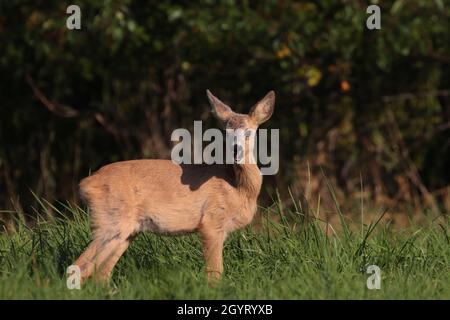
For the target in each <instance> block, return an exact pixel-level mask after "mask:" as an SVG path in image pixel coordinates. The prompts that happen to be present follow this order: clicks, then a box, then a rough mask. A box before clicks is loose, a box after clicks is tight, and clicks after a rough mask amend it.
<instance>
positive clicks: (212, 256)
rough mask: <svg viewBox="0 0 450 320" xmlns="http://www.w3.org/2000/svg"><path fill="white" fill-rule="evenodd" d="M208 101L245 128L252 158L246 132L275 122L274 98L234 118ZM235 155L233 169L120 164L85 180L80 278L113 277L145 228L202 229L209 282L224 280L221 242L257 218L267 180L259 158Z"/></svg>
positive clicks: (232, 124) (228, 122)
mask: <svg viewBox="0 0 450 320" xmlns="http://www.w3.org/2000/svg"><path fill="white" fill-rule="evenodd" d="M207 96H208V99H209V102H210V104H211V107H212V112H213V114H214V115H215V117H216V118H218V119H219V120H220V122H221V123H222V125H223V127H224V128H225V129H233V130H236V129H242V130H245V131H244V132H245V135H244V137H243V138H242V139H241V143H245V145H244V148H243V152H241V155H240V156H242V155H243V156H244V158H246V159H248V158H249V157H251V156H253V154H252V153H251V150H252V148H251V147H249V146H252V145H253V143H254V135H253V134H248V133H249V132H255V131H256V129H257V128H258V126H259V125H260V124H261V123H263V122H265V121H267V120H268V119H269V118H270V117H271V115H272V113H273V109H274V104H275V93H274V92H273V91H270V92H269V93H268V94H267V95H266V96H265V97H264V98H263V99H262V100H260V101H259V102H258V103H257V104H256V105H255V106H253V108H252V109H251V111H250V112H249V114H248V115H247V114H238V113H235V112H234V111H232V110H231V108H230V107H229V106H227V105H226V104H224V103H223V102H222V101H220V100H219V99H218V98H216V97H215V96H214V95H213V94H212V93H211V92H210V91H209V90H207ZM240 150H241V151H242V149H240ZM242 153H244V154H242ZM238 156H239V155H238V154H237V153H235V156H234V161H235V163H234V164H228V165H227V164H212V165H206V164H201V165H195V164H192V165H191V164H181V165H178V164H176V163H174V162H172V161H171V160H132V161H122V162H116V163H112V164H109V165H106V166H104V167H102V168H101V169H99V170H98V171H97V172H96V173H94V174H93V175H92V176H89V177H87V178H85V179H83V180H82V181H81V182H80V194H81V196H82V198H84V200H85V201H86V203H87V205H88V206H89V208H90V213H91V220H92V222H91V223H92V231H93V240H92V242H91V243H90V245H89V247H88V248H87V249H86V251H85V252H84V253H83V254H82V255H81V256H80V257H79V258H78V260H77V261H76V262H75V265H77V266H78V267H79V268H80V271H81V281H82V282H83V281H84V280H85V279H86V278H87V277H89V276H90V275H91V274H92V273H93V272H94V270H95V271H96V278H97V280H107V279H109V277H110V275H111V272H112V269H113V268H114V265H115V264H116V263H117V262H118V260H119V258H120V257H121V256H122V254H123V253H124V252H125V250H126V249H127V248H128V245H129V243H130V240H131V239H132V238H133V237H134V236H135V235H136V234H138V233H139V232H141V231H151V232H154V233H159V234H180V233H187V232H198V233H199V234H200V235H201V238H202V241H203V252H204V257H205V260H206V271H207V276H208V281H209V282H211V281H213V280H215V279H218V278H220V276H221V274H222V271H223V263H222V249H223V243H224V240H225V238H226V236H227V234H229V233H230V232H232V231H234V230H236V229H238V228H241V227H244V226H246V225H247V224H249V223H250V222H251V221H252V219H253V216H254V214H255V212H256V208H257V204H256V202H257V198H258V195H259V192H260V189H261V183H262V175H261V173H260V171H259V168H258V166H257V165H256V164H255V161H252V162H251V163H248V161H245V162H244V163H239V162H242V161H237V157H238Z"/></svg>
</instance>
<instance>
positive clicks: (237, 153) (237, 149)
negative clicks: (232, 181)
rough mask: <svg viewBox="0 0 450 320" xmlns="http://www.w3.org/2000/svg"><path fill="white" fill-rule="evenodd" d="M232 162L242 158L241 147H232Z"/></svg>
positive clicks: (236, 145)
mask: <svg viewBox="0 0 450 320" xmlns="http://www.w3.org/2000/svg"><path fill="white" fill-rule="evenodd" d="M233 155H234V160H236V161H239V160H240V158H241V156H242V147H241V146H240V145H238V144H235V145H234V146H233Z"/></svg>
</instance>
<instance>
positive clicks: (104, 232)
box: [75, 223, 134, 282]
mask: <svg viewBox="0 0 450 320" xmlns="http://www.w3.org/2000/svg"><path fill="white" fill-rule="evenodd" d="M96 225H102V224H96ZM133 232H134V226H133V225H132V224H127V223H117V224H114V225H111V224H110V225H109V226H108V227H106V228H102V227H99V228H98V229H97V230H96V231H95V232H94V240H92V242H91V243H90V244H89V246H88V248H87V249H86V251H85V252H84V253H83V254H82V255H81V256H80V257H79V258H78V260H77V261H76V262H75V265H77V266H78V267H79V268H80V271H81V282H84V281H85V280H86V279H87V278H88V277H89V276H90V275H92V273H94V271H95V276H96V279H97V280H107V279H108V278H109V276H110V275H111V271H112V269H113V268H114V266H115V264H116V263H117V261H118V260H119V258H120V257H121V256H122V254H123V253H124V252H125V250H126V249H127V248H128V245H129V242H130V237H131V235H132V233H133Z"/></svg>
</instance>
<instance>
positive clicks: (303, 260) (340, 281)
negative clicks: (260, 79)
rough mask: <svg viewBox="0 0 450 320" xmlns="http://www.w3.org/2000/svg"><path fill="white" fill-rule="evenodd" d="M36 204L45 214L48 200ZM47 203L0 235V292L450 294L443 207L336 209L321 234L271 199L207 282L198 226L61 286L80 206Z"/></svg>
mask: <svg viewBox="0 0 450 320" xmlns="http://www.w3.org/2000/svg"><path fill="white" fill-rule="evenodd" d="M41 205H42V208H41V209H39V210H37V211H38V212H39V213H41V214H43V215H45V214H46V212H45V211H46V210H45V208H49V206H50V204H49V203H47V202H46V201H42V202H41ZM56 207H58V208H56ZM337 210H338V212H337V213H336V214H340V212H339V209H337ZM53 212H55V214H54V216H53V218H51V219H48V218H46V219H43V218H37V220H36V222H35V223H34V224H33V226H32V227H29V226H26V225H25V223H24V221H23V219H18V221H17V222H16V225H17V228H16V232H15V233H13V234H6V233H3V234H1V235H0V298H1V299H12V298H18V299H34V298H41V299H48V298H56V299H350V298H351V299H419V298H420V299H433V298H438V299H449V298H450V240H449V229H450V228H449V226H450V223H449V222H450V219H449V218H448V216H442V217H440V218H439V219H434V220H433V219H431V218H430V220H429V221H428V223H427V224H425V225H421V226H414V225H413V226H411V227H409V228H408V229H404V230H399V229H393V228H392V227H391V226H390V225H389V224H386V223H382V222H380V220H379V219H378V220H375V222H373V223H371V224H370V225H361V226H355V227H354V228H352V227H351V226H350V225H348V222H347V220H346V219H344V217H341V218H342V219H341V223H342V224H345V225H344V226H341V228H340V230H341V231H337V232H334V233H331V235H330V234H328V235H327V233H326V231H325V229H326V228H324V227H323V225H324V224H323V222H321V221H319V220H317V219H315V218H311V217H309V218H306V217H305V213H304V212H301V210H300V209H298V208H297V209H294V210H292V211H289V210H287V209H285V208H283V206H282V204H281V203H279V202H278V200H277V201H275V203H274V204H273V205H272V206H271V207H269V208H262V209H261V213H260V214H262V216H263V218H262V219H260V221H261V222H260V225H258V226H257V227H255V226H254V225H253V226H249V227H248V228H246V229H244V230H242V231H239V232H236V233H234V234H232V235H231V236H230V237H229V238H228V239H227V241H226V245H225V251H224V262H225V273H224V277H223V280H222V281H221V282H220V283H218V284H217V285H216V286H215V287H209V286H208V285H207V282H206V277H205V271H204V262H203V256H202V250H201V242H200V239H199V238H198V236H197V235H190V236H183V237H163V236H157V235H153V234H149V233H147V234H141V235H140V236H138V237H137V238H136V239H135V241H134V242H133V243H132V245H131V246H130V248H129V249H128V251H127V252H126V253H125V255H124V256H123V257H122V259H121V260H120V261H119V263H118V265H117V266H116V268H115V270H114V274H113V279H112V282H111V284H110V285H109V286H102V285H96V284H95V283H94V282H88V283H87V284H86V285H85V286H83V288H82V289H81V290H69V289H68V288H67V287H66V276H65V270H66V268H67V267H68V266H69V265H70V264H71V263H72V262H73V261H74V260H75V259H76V258H77V257H78V256H79V255H80V254H81V252H82V251H83V250H84V249H85V248H86V246H87V244H88V243H89V240H90V230H89V215H88V214H87V213H86V212H85V211H84V210H82V209H81V208H79V207H72V206H63V205H58V206H54V207H53ZM274 215H278V216H279V217H280V218H279V219H277V220H278V221H275V220H274V219H272V218H271V217H273V216H274ZM311 216H313V217H314V213H312V215H311ZM380 217H381V214H380ZM355 230H357V231H355ZM369 265H377V266H379V267H380V268H381V272H382V273H381V279H382V280H381V289H379V290H369V289H368V288H367V286H366V281H367V278H368V277H369V276H370V275H369V274H367V273H366V270H367V267H368V266H369Z"/></svg>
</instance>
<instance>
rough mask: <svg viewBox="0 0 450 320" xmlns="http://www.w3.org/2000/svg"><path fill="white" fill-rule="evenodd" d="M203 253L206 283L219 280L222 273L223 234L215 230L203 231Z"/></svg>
mask: <svg viewBox="0 0 450 320" xmlns="http://www.w3.org/2000/svg"><path fill="white" fill-rule="evenodd" d="M201 234H202V238H203V253H204V256H205V261H206V272H207V275H208V282H209V283H213V282H214V281H216V280H218V279H220V277H221V275H222V272H223V258H222V254H223V242H224V241H225V233H224V232H222V231H217V230H203V232H201Z"/></svg>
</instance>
